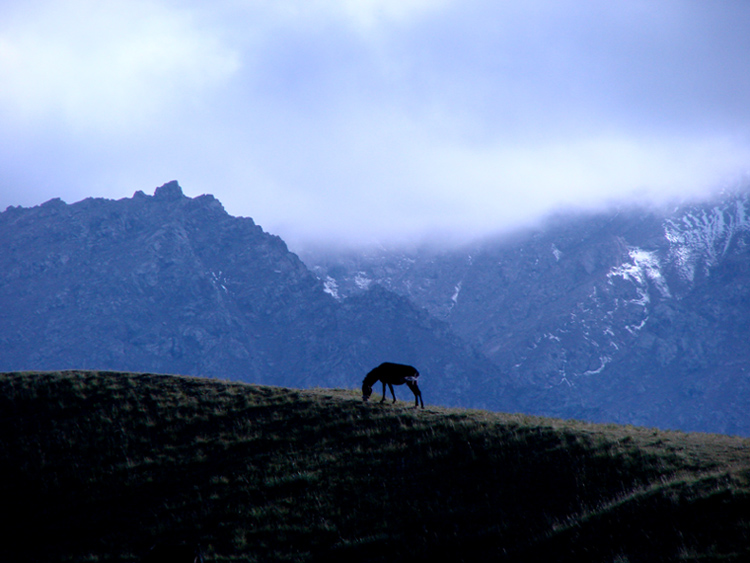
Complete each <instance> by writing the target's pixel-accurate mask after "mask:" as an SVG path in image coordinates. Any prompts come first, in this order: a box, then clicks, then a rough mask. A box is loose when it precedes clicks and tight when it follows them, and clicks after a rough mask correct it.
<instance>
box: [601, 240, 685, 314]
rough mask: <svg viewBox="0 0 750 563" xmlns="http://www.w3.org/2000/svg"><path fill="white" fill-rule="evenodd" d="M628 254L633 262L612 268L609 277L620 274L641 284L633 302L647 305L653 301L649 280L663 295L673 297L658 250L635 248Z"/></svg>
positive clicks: (623, 277) (638, 284) (625, 278)
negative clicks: (649, 289) (649, 291)
mask: <svg viewBox="0 0 750 563" xmlns="http://www.w3.org/2000/svg"><path fill="white" fill-rule="evenodd" d="M628 255H629V256H630V260H631V261H632V263H625V264H622V265H621V266H618V267H616V268H612V270H610V272H609V273H608V274H607V277H608V278H610V280H611V278H612V277H614V276H619V277H621V278H622V279H624V280H629V281H632V282H633V283H635V284H636V285H637V286H639V287H638V289H637V291H638V299H635V300H633V303H636V304H638V305H643V306H644V307H645V306H646V305H647V304H648V303H649V302H650V301H651V297H650V295H649V293H648V282H649V281H650V282H651V283H653V284H654V286H656V289H658V290H659V293H661V295H662V297H671V293H670V291H669V286H668V285H667V282H666V280H665V279H664V276H663V275H662V273H661V264H660V262H659V258H658V257H657V256H656V252H652V251H648V250H643V249H642V248H633V249H631V250H630V251H629V252H628Z"/></svg>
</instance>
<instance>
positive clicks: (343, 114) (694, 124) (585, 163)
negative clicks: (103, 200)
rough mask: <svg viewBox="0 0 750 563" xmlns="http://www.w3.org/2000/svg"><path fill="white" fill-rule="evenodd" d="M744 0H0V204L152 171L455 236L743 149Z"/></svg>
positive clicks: (315, 219) (748, 161)
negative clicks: (19, 0)
mask: <svg viewBox="0 0 750 563" xmlns="http://www.w3.org/2000/svg"><path fill="white" fill-rule="evenodd" d="M748 29H750V3H747V2H744V1H741V0H736V1H725V0H717V1H715V2H713V1H712V2H706V1H705V0H694V1H688V0H659V1H656V2H655V1H653V0H649V1H641V0H608V1H606V2H605V1H602V0H597V1H591V0H576V1H572V0H570V1H568V0H565V1H563V0H558V1H552V0H549V1H545V0H528V1H524V2H515V1H513V2H510V1H502V0H429V1H428V0H217V1H215V2H210V3H207V2H197V1H195V2H190V1H186V2H177V1H170V0H153V1H148V0H70V1H64V0H63V1H61V0H58V1H38V0H26V1H24V2H13V3H10V2H4V3H2V4H0V210H1V209H5V207H6V206H8V205H24V206H31V205H37V204H39V203H42V202H44V201H46V200H47V199H50V198H52V197H61V198H63V199H64V200H65V201H67V202H69V203H73V202H75V201H78V200H80V199H83V198H85V197H89V196H96V197H108V198H115V199H119V198H122V197H130V196H132V194H133V192H135V191H136V190H144V191H146V192H147V193H152V191H153V189H154V188H155V187H156V186H158V185H161V184H163V183H164V182H167V181H169V180H173V179H176V180H178V181H179V182H180V184H181V185H182V186H183V189H184V191H185V193H186V194H187V195H191V196H195V195H199V194H202V193H211V194H213V195H215V196H216V197H217V198H218V199H219V200H221V201H222V203H223V204H224V206H225V208H226V209H227V211H228V212H229V213H231V214H233V215H243V216H250V217H253V219H255V220H256V222H258V223H259V224H260V225H262V226H263V227H264V228H265V229H266V230H268V231H270V232H273V233H274V234H278V235H280V236H282V237H283V238H284V239H286V240H287V241H288V242H289V243H290V245H291V246H292V247H293V248H295V247H301V246H303V245H304V244H306V243H308V242H325V241H334V242H341V241H365V242H372V241H374V240H382V241H388V242H392V241H398V240H410V241H411V240H415V239H419V238H421V237H423V236H434V235H436V234H438V235H443V236H457V237H472V236H478V235H482V234H485V233H490V232H494V231H498V230H504V229H508V228H513V227H515V226H519V225H523V224H525V223H528V222H530V221H534V220H536V219H538V218H539V217H542V216H544V215H545V214H547V213H549V212H550V211H554V210H556V209H559V208H560V207H570V206H574V207H577V206H583V207H588V206H600V205H606V204H609V203H611V202H619V201H623V200H630V199H633V198H637V199H639V200H654V201H661V200H664V199H669V198H673V197H679V196H683V195H692V194H700V193H706V192H707V191H709V190H712V189H715V188H717V187H723V186H724V185H726V184H727V183H729V184H731V183H736V182H738V181H740V180H741V179H742V178H744V177H745V176H746V174H747V171H748V169H749V168H750V103H748V102H749V101H750V34H748V33H747V30H748Z"/></svg>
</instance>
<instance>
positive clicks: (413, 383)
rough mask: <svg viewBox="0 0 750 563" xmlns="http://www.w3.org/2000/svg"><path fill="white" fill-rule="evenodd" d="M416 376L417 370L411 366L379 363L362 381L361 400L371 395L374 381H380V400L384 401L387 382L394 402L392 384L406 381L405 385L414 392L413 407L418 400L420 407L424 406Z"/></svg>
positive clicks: (417, 404) (394, 396)
mask: <svg viewBox="0 0 750 563" xmlns="http://www.w3.org/2000/svg"><path fill="white" fill-rule="evenodd" d="M418 377H419V372H418V371H417V370H416V369H415V368H413V367H412V366H405V365H403V364H392V363H390V362H386V363H384V364H380V365H379V366H378V367H376V368H375V369H374V370H372V371H371V372H370V373H368V374H367V376H366V377H365V380H364V381H363V382H362V400H363V401H367V399H369V398H370V395H372V386H373V385H374V384H375V382H376V381H380V382H382V383H383V398H382V399H381V400H380V402H381V403H382V402H383V401H385V385H386V383H387V384H388V387H390V389H391V395H393V402H394V403H395V402H396V393H394V392H393V386H394V385H403V384H404V383H406V386H407V387H408V388H409V389H411V392H412V393H414V408H417V407H418V406H419V403H420V402H421V403H422V408H424V401H422V392H421V391H420V390H419V387H417V378H418Z"/></svg>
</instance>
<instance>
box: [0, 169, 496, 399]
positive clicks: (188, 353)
mask: <svg viewBox="0 0 750 563" xmlns="http://www.w3.org/2000/svg"><path fill="white" fill-rule="evenodd" d="M0 240H2V241H3V244H2V247H1V248H0V371H10V370H29V369H64V368H92V369H93V368H95V369H109V370H130V371H151V372H167V373H179V374H191V375H202V376H213V377H222V378H229V379H240V380H244V381H250V382H256V383H265V384H274V385H286V386H300V387H309V386H338V387H356V386H358V385H359V384H361V379H362V377H364V374H365V373H366V371H367V370H369V369H371V368H372V367H374V365H377V364H378V363H379V362H381V361H386V360H391V361H404V362H407V361H408V362H411V363H414V364H415V365H418V366H419V367H420V369H421V371H422V372H423V373H424V374H425V377H424V378H423V379H424V381H423V383H422V387H424V388H425V391H424V392H425V396H426V397H427V398H428V401H433V402H444V403H448V404H462V403H465V401H466V399H465V397H464V396H463V395H462V394H461V393H462V391H461V389H464V388H466V387H470V386H474V383H475V380H476V381H481V380H482V379H487V372H488V370H489V371H490V372H493V373H494V372H495V371H497V368H496V367H494V366H492V365H491V364H490V363H489V362H487V361H486V359H484V358H481V357H475V356H472V354H471V353H470V352H469V351H467V350H466V349H465V346H464V344H462V343H461V342H460V341H459V339H458V338H456V337H455V336H454V335H452V334H451V333H450V331H449V330H448V328H447V325H446V324H445V323H441V322H439V321H436V320H435V319H432V318H430V317H429V316H428V315H427V314H426V313H424V312H423V311H420V310H419V309H418V308H417V307H415V306H414V305H413V304H411V303H410V302H409V301H408V300H406V299H404V298H401V297H398V296H396V295H394V294H391V293H389V292H385V291H378V290H373V291H372V292H369V293H367V294H365V295H362V296H358V297H357V298H354V299H352V300H349V301H346V302H344V303H340V302H339V301H337V300H336V299H334V298H333V297H332V296H331V295H329V294H328V293H326V292H325V290H324V286H323V284H322V283H321V282H320V281H319V280H318V279H317V278H316V277H315V276H314V275H313V274H312V273H311V272H310V271H309V270H308V269H307V268H306V266H305V265H304V264H303V263H302V262H301V261H300V260H299V258H298V257H297V256H296V255H295V254H293V253H291V252H289V250H288V249H287V247H286V245H285V244H284V242H283V241H282V240H281V239H279V238H278V237H275V236H272V235H269V234H268V233H265V232H264V231H263V230H262V229H261V228H260V227H259V226H258V225H256V224H255V223H254V222H253V221H252V220H251V219H249V218H239V217H232V216H230V215H229V214H227V213H226V212H225V210H224V209H223V207H222V206H221V204H220V203H219V202H218V201H217V200H216V199H214V198H213V197H212V196H200V197H197V198H188V197H185V196H184V195H183V193H182V190H181V188H180V187H179V185H178V184H177V183H176V182H170V183H168V184H165V185H164V186H162V187H160V188H157V190H156V191H155V193H154V195H153V196H148V195H145V194H144V193H143V192H137V193H136V194H135V195H134V196H133V197H132V198H128V199H122V200H119V201H111V200H103V199H87V200H84V201H81V202H79V203H75V204H72V205H67V204H66V203H64V202H62V201H60V200H52V201H49V202H47V203H45V204H43V205H41V206H38V207H34V208H30V209H26V208H13V207H11V208H8V209H7V210H6V211H5V212H4V213H0ZM478 385H479V384H478ZM480 386H481V385H480ZM400 396H401V398H406V397H405V396H404V393H403V392H402V393H400Z"/></svg>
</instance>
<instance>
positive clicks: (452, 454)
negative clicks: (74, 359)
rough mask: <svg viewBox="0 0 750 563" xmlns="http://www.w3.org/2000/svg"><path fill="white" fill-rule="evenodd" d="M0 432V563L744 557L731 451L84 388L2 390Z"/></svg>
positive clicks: (207, 396)
mask: <svg viewBox="0 0 750 563" xmlns="http://www.w3.org/2000/svg"><path fill="white" fill-rule="evenodd" d="M402 396H403V394H402ZM428 402H429V398H428ZM0 416H1V417H2V424H0V471H1V473H0V474H2V477H3V478H2V479H1V480H0V498H2V499H3V508H4V514H5V515H6V516H10V524H9V525H8V526H7V527H6V528H5V530H4V537H5V539H4V540H3V542H2V543H1V544H0V558H1V559H2V560H4V561H17V562H22V561H137V560H138V559H139V558H140V556H141V555H142V554H143V553H145V552H146V550H147V549H148V548H149V546H151V545H153V544H154V543H156V542H164V541H189V542H199V543H200V544H201V546H202V548H203V551H204V553H205V555H206V560H207V561H258V562H260V561H262V562H272V561H300V562H302V561H304V562H307V561H372V562H375V561H389V562H398V561H434V560H437V558H440V560H451V561H481V560H493V561H534V560H536V561H571V562H572V561H593V562H596V561H601V562H605V561H606V562H612V561H620V562H625V561H627V562H631V563H632V562H636V561H649V562H653V561H701V562H705V561H746V560H747V559H748V557H750V547H749V546H750V542H748V539H749V537H748V536H749V535H750V456H749V455H748V446H750V443H749V442H748V441H747V440H742V439H739V438H730V437H725V436H718V435H701V434H684V433H673V432H660V431H655V430H649V429H644V428H635V427H630V426H628V427H624V426H615V425H608V426H598V425H591V424H584V423H576V422H563V421H560V420H553V419H543V418H534V417H529V416H522V415H506V414H490V413H487V412H481V411H467V410H455V409H453V410H451V409H445V408H438V407H434V406H433V407H430V406H428V408H427V409H425V410H424V411H421V410H420V411H416V410H414V409H412V408H409V407H407V403H399V404H396V405H391V404H386V405H380V404H378V403H375V404H372V403H370V404H363V403H362V402H361V400H360V398H359V396H358V394H357V393H356V392H352V391H337V390H327V389H317V390H309V391H300V390H290V389H284V388H278V387H264V386H257V385H247V384H241V383H229V382H222V381H218V380H215V379H199V378H191V377H176V376H163V375H150V374H129V373H112V372H91V371H89V372H87V371H70V372H45V373H31V372H26V373H6V374H1V375H0Z"/></svg>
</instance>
